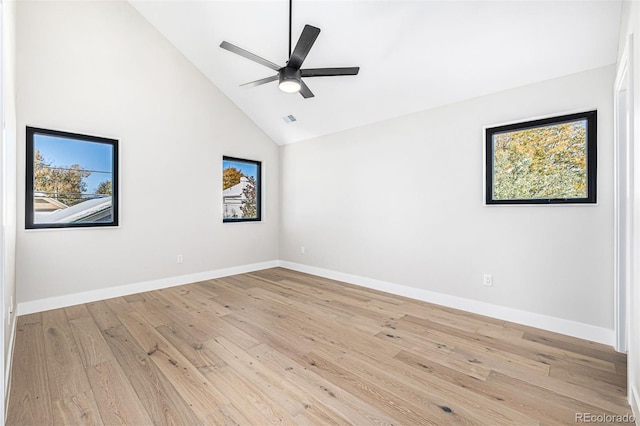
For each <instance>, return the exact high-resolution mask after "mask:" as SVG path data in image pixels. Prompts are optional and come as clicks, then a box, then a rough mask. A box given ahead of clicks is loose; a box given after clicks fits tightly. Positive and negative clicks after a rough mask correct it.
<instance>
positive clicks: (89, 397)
mask: <svg viewBox="0 0 640 426" xmlns="http://www.w3.org/2000/svg"><path fill="white" fill-rule="evenodd" d="M51 420H52V423H53V424H55V425H72V424H73V425H95V426H100V425H103V424H104V423H103V422H102V417H101V416H100V411H99V410H98V405H97V404H96V400H95V397H94V395H93V391H91V390H89V391H87V392H85V393H82V394H80V395H74V396H72V397H70V398H66V399H64V400H57V401H55V403H54V405H53V418H52V419H51Z"/></svg>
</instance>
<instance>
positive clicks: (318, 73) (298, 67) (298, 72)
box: [220, 0, 360, 99]
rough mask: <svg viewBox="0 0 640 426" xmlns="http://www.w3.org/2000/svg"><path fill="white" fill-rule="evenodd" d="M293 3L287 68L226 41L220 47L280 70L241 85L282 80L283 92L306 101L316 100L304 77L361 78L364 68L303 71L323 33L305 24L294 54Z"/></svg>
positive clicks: (279, 84)
mask: <svg viewBox="0 0 640 426" xmlns="http://www.w3.org/2000/svg"><path fill="white" fill-rule="evenodd" d="M291 3H292V0H289V60H288V61H287V64H286V65H285V66H283V67H281V66H279V65H278V64H275V63H273V62H271V61H268V60H266V59H264V58H261V57H260V56H258V55H254V54H253V53H251V52H249V51H247V50H244V49H242V48H240V47H238V46H235V45H233V44H231V43H229V42H226V41H223V42H222V43H221V44H220V47H221V48H223V49H226V50H228V51H229V52H233V53H235V54H237V55H240V56H242V57H244V58H247V59H249V60H251V61H254V62H257V63H259V64H261V65H264V66H265V67H267V68H271V69H272V70H274V71H276V72H277V74H276V75H273V76H270V77H266V78H261V79H260V80H255V81H251V82H249V83H245V84H241V85H240V86H244V87H255V86H259V85H261V84H265V83H270V82H272V81H276V80H278V82H279V83H278V87H279V88H280V90H282V91H283V92H287V93H295V92H300V94H301V95H302V97H303V98H305V99H306V98H312V97H313V96H314V95H313V93H312V92H311V90H309V87H308V86H307V85H306V84H305V83H304V81H302V77H305V78H309V77H333V76H340V75H357V74H358V71H360V67H345V68H306V69H302V63H303V62H304V60H305V59H306V57H307V55H308V54H309V51H310V50H311V47H312V46H313V43H315V41H316V38H318V34H320V28H316V27H313V26H311V25H305V26H304V29H303V30H302V34H301V35H300V38H299V39H298V43H297V44H296V47H295V49H293V52H292V51H291Z"/></svg>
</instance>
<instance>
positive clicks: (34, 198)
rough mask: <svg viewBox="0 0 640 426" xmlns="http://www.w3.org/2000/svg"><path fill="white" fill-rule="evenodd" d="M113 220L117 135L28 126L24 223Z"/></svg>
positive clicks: (57, 225)
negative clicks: (68, 131)
mask: <svg viewBox="0 0 640 426" xmlns="http://www.w3.org/2000/svg"><path fill="white" fill-rule="evenodd" d="M117 225H118V141H117V140H114V139H105V138H100V137H96V136H86V135H78V134H75V133H67V132H59V131H55V130H46V129H37V128H33V127H27V182H26V198H25V226H26V228H27V229H34V228H77V227H96V226H117Z"/></svg>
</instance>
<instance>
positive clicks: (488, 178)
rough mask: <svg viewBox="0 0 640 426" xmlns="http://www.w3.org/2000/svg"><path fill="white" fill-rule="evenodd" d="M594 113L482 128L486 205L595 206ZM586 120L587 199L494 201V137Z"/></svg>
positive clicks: (595, 155) (596, 131)
mask: <svg viewBox="0 0 640 426" xmlns="http://www.w3.org/2000/svg"><path fill="white" fill-rule="evenodd" d="M597 117H598V114H597V110H592V111H585V112H579V113H574V114H566V115H559V116H553V117H548V118H542V119H537V120H529V121H522V122H518V123H512V124H507V125H502V126H496V127H487V128H485V204H486V205H500V204H595V203H597V152H598V150H597V139H598V138H597V133H598V128H597V121H598V120H597ZM580 120H586V122H587V125H586V143H587V148H586V151H587V152H586V154H587V164H586V166H587V177H586V184H587V196H586V197H580V198H522V199H504V200H502V199H500V200H496V199H493V188H494V180H493V174H494V173H493V172H494V170H493V160H494V155H493V145H494V140H493V138H494V135H496V134H501V133H507V132H512V131H519V130H527V129H532V128H536V127H546V126H552V125H554V124H563V123H568V122H573V121H580Z"/></svg>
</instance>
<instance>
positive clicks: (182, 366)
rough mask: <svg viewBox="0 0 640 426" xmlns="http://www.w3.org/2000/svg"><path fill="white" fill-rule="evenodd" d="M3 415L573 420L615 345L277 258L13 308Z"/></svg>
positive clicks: (592, 405) (614, 361) (610, 377)
mask: <svg viewBox="0 0 640 426" xmlns="http://www.w3.org/2000/svg"><path fill="white" fill-rule="evenodd" d="M15 345H16V346H15V354H14V359H13V371H12V374H13V378H12V385H11V395H10V401H9V412H8V424H10V425H17V424H28V425H46V424H107V425H111V424H128V425H144V424H155V425H163V424H177V425H191V424H242V425H264V424H271V423H286V424H320V425H325V424H356V425H366V424H395V425H398V424H405V425H416V424H434V425H443V424H450V423H455V422H459V423H463V424H480V425H503V424H514V425H527V424H553V425H555V424H575V420H576V413H592V414H599V415H601V414H628V413H630V408H629V406H628V405H627V403H626V399H625V395H626V384H625V375H626V357H625V356H624V355H621V354H618V353H616V352H614V351H613V349H612V348H609V347H607V346H603V345H600V344H596V343H590V342H586V341H581V340H578V339H574V338H569V337H566V336H562V335H558V334H553V333H549V332H545V331H540V330H537V329H533V328H528V327H524V326H520V325H516V324H511V323H506V322H504V321H498V320H495V319H490V318H486V317H481V316H478V315H472V314H468V313H464V312H461V311H456V310H452V309H447V308H442V307H438V306H435V305H430V304H427V303H422V302H417V301H413V300H410V299H405V298H401V297H396V296H391V295H388V294H385V293H380V292H375V291H370V290H366V289H362V288H359V287H355V286H350V285H347V284H343V283H339V282H335V281H330V280H326V279H322V278H317V277H313V276H310V275H305V274H300V273H297V272H292V271H289V270H286V269H281V268H276V269H270V270H265V271H261V272H255V273H251V274H244V275H238V276H234V277H228V278H223V279H217V280H212V281H206V282H201V283H196V284H191V285H185V286H180V287H175V288H171V289H165V290H160V291H153V292H148V293H141V294H137V295H133V296H127V297H123V298H117V299H110V300H106V301H101V302H96V303H88V304H85V305H78V306H73V307H70V308H66V309H59V310H54V311H48V312H43V313H38V314H32V315H25V316H21V317H20V318H19V319H18V331H17V337H16V344H15Z"/></svg>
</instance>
